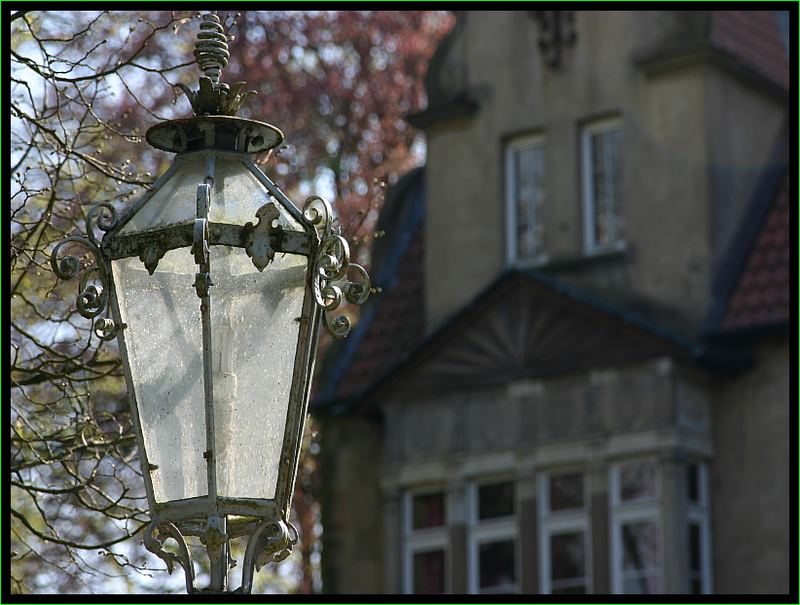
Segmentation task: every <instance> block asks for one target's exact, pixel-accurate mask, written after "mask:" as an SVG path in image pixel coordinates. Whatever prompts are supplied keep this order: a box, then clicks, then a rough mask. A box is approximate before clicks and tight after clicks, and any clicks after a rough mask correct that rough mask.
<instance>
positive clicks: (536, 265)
mask: <svg viewBox="0 0 800 605" xmlns="http://www.w3.org/2000/svg"><path fill="white" fill-rule="evenodd" d="M550 262H551V260H550V255H549V254H546V253H545V254H539V255H537V256H534V257H533V258H515V259H511V260H510V261H508V266H509V267H511V268H513V269H540V268H542V267H546V266H547V265H548V264H550Z"/></svg>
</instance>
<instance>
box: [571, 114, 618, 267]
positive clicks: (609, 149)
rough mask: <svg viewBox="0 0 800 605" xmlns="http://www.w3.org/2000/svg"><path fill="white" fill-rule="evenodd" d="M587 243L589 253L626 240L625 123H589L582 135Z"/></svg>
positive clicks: (610, 247) (585, 241)
mask: <svg viewBox="0 0 800 605" xmlns="http://www.w3.org/2000/svg"><path fill="white" fill-rule="evenodd" d="M581 155H582V158H581V164H582V172H583V174H582V180H583V217H584V246H585V248H586V251H587V252H597V251H602V250H608V249H614V248H616V247H619V246H620V245H622V244H623V243H624V221H623V215H622V203H623V186H622V122H621V121H620V120H619V119H613V120H603V121H601V122H594V123H591V124H588V125H587V126H585V127H584V128H583V131H582V136H581Z"/></svg>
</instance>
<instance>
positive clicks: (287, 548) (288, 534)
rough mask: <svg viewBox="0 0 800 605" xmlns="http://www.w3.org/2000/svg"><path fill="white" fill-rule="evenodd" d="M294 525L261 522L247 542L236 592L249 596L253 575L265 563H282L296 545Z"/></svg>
mask: <svg viewBox="0 0 800 605" xmlns="http://www.w3.org/2000/svg"><path fill="white" fill-rule="evenodd" d="M297 541H298V535H297V529H295V527H294V525H292V524H291V523H288V522H286V521H282V520H268V521H262V522H261V523H260V524H259V525H258V527H257V528H256V529H255V531H254V532H253V533H252V534H251V536H250V538H249V539H248V541H247V549H246V550H245V553H244V564H243V567H244V568H243V570H242V585H241V587H240V588H239V589H238V590H237V591H236V592H243V593H246V594H249V593H250V591H251V590H252V587H253V573H254V571H259V570H260V569H261V568H262V567H263V566H264V565H266V564H267V563H271V562H275V563H277V562H278V561H283V560H284V559H285V558H286V557H288V556H289V555H290V554H291V552H292V548H293V547H294V545H295V544H297Z"/></svg>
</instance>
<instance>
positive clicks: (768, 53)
mask: <svg viewBox="0 0 800 605" xmlns="http://www.w3.org/2000/svg"><path fill="white" fill-rule="evenodd" d="M711 43H712V44H713V45H714V46H715V47H717V48H719V49H720V50H724V51H727V52H729V53H730V54H732V55H734V56H735V57H736V58H738V59H739V60H741V61H742V62H743V63H746V64H747V65H749V66H750V67H752V68H753V69H755V70H756V71H758V72H759V73H761V74H762V75H764V76H766V77H767V78H769V79H770V80H772V81H774V82H777V83H778V84H780V85H782V86H784V87H788V86H789V61H788V55H787V51H786V48H785V46H784V42H783V37H782V35H781V32H780V29H779V26H778V18H777V15H776V14H775V11H713V14H712V19H711Z"/></svg>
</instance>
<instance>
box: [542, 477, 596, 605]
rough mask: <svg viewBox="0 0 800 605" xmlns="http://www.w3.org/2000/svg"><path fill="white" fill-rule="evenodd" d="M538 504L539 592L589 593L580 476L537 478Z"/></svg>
mask: <svg viewBox="0 0 800 605" xmlns="http://www.w3.org/2000/svg"><path fill="white" fill-rule="evenodd" d="M539 501H540V503H541V506H540V509H539V510H540V516H539V518H540V543H539V552H540V561H541V578H542V592H544V593H551V594H585V593H587V592H589V590H590V579H589V578H590V571H589V570H590V565H589V553H590V550H591V548H590V539H589V524H588V515H587V511H588V496H587V491H586V479H585V476H584V474H583V473H580V472H561V473H549V474H545V475H542V476H540V479H539Z"/></svg>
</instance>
